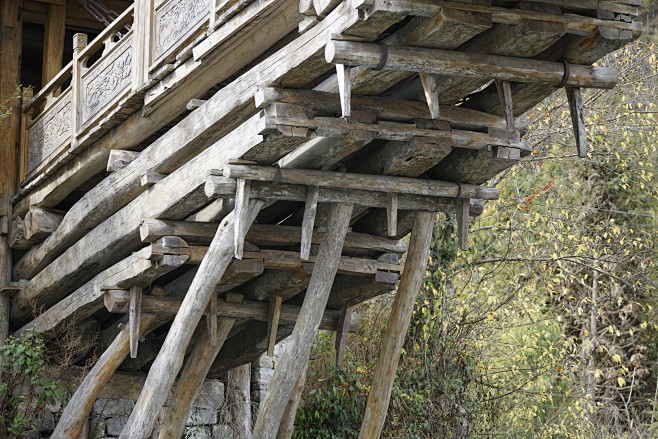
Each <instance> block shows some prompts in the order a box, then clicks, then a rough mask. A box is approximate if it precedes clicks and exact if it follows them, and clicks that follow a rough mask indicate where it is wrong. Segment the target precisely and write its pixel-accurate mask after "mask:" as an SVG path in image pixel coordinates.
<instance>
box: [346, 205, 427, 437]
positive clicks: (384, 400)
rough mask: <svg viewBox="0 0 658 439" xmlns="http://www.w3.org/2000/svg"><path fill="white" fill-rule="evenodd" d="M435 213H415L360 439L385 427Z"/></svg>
mask: <svg viewBox="0 0 658 439" xmlns="http://www.w3.org/2000/svg"><path fill="white" fill-rule="evenodd" d="M435 216H436V214H434V213H432V212H420V211H419V212H416V219H415V221H414V226H413V230H412V232H411V239H410V241H409V252H408V253H407V260H406V262H405V263H404V271H403V272H402V278H401V279H400V285H399V286H398V292H397V295H396V296H395V302H394V303H393V309H392V310H391V316H390V317H389V319H388V325H387V326H386V334H385V335H384V341H383V343H382V347H381V349H380V351H379V360H378V361H377V368H376V369H375V374H374V376H373V378H372V387H371V388H370V394H369V395H368V403H367V404H366V412H365V415H364V418H363V423H362V424H361V432H360V433H359V439H378V438H379V435H380V434H381V432H382V428H384V421H385V420H386V412H387V411H388V404H389V401H390V398H391V390H392V389H393V380H394V379H395V370H396V369H397V367H398V361H399V359H400V352H401V350H402V344H403V343H404V337H405V335H406V333H407V328H408V327H409V322H410V321H411V314H412V313H413V309H414V303H415V302H416V294H417V293H418V289H419V288H420V283H421V281H422V280H423V274H425V267H427V256H428V255H429V250H430V244H431V242H432V230H433V229H434V218H435Z"/></svg>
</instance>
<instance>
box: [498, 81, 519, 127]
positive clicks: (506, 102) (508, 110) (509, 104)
mask: <svg viewBox="0 0 658 439" xmlns="http://www.w3.org/2000/svg"><path fill="white" fill-rule="evenodd" d="M495 82H496V89H497V90H498V97H499V98H500V103H501V105H502V106H503V111H504V113H505V120H506V121H507V129H508V131H509V133H510V136H511V135H512V133H514V131H515V128H514V102H513V100H512V86H511V85H510V82H509V81H499V80H496V81H495Z"/></svg>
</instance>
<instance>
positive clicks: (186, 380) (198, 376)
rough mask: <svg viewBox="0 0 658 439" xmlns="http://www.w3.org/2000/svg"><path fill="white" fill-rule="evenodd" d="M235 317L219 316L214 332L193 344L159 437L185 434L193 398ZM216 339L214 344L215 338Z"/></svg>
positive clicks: (164, 437)
mask: <svg viewBox="0 0 658 439" xmlns="http://www.w3.org/2000/svg"><path fill="white" fill-rule="evenodd" d="M234 323H235V319H227V318H221V319H219V322H218V325H217V328H216V330H215V334H213V333H211V332H209V331H206V332H205V334H203V336H202V337H201V338H200V339H199V341H198V342H197V343H196V345H195V346H194V350H193V351H192V353H190V355H189V356H188V358H187V361H186V362H185V366H184V367H183V370H182V371H181V374H180V377H179V378H178V384H177V385H176V390H174V393H173V395H172V397H171V401H172V404H171V406H170V407H168V408H167V409H165V410H164V411H165V412H166V413H165V414H164V416H163V419H164V420H165V423H164V425H163V426H162V427H161V428H160V433H159V434H158V438H159V439H170V438H177V437H182V436H183V433H184V431H185V423H186V422H187V418H188V417H189V415H190V410H191V409H192V402H193V401H194V397H195V396H196V394H197V392H198V390H199V388H200V387H201V385H202V384H203V380H205V379H206V375H208V371H209V370H210V367H211V366H212V364H213V362H214V361H215V358H216V357H217V354H218V353H219V350H220V349H221V348H222V345H223V344H224V341H226V338H227V337H228V334H229V331H230V330H231V328H232V327H233V324H234ZM213 339H216V343H215V345H213V344H212V340H213Z"/></svg>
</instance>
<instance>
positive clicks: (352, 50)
mask: <svg viewBox="0 0 658 439" xmlns="http://www.w3.org/2000/svg"><path fill="white" fill-rule="evenodd" d="M325 59H326V60H327V62H330V63H340V64H347V65H352V66H365V67H372V68H377V67H380V64H382V61H383V67H381V68H384V69H388V70H405V71H411V72H421V73H440V74H444V75H458V76H474V77H481V78H491V79H500V80H503V81H514V82H527V83H544V84H550V85H554V86H558V85H569V86H572V87H583V88H614V87H615V85H617V81H618V78H619V73H618V71H617V69H614V68H610V67H590V66H583V65H576V64H571V65H568V66H567V65H565V64H563V63H560V62H553V61H542V60H536V59H528V58H517V57H512V56H501V55H485V54H474V53H467V52H458V51H452V50H440V49H423V48H418V47H390V46H384V45H381V44H373V43H360V42H353V41H340V40H332V41H331V42H330V43H329V44H327V48H326V51H325Z"/></svg>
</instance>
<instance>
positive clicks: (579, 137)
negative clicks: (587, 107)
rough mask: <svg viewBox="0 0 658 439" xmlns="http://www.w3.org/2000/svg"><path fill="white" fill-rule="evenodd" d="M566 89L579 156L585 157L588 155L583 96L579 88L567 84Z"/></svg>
mask: <svg viewBox="0 0 658 439" xmlns="http://www.w3.org/2000/svg"><path fill="white" fill-rule="evenodd" d="M565 89H566V92H567V100H568V101H569V112H570V113H571V123H572V124H573V133H574V135H575V136H576V147H577V148H578V157H580V158H585V157H587V130H585V116H584V114H583V97H582V95H581V93H580V89H579V88H576V87H569V86H567V87H565Z"/></svg>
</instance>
